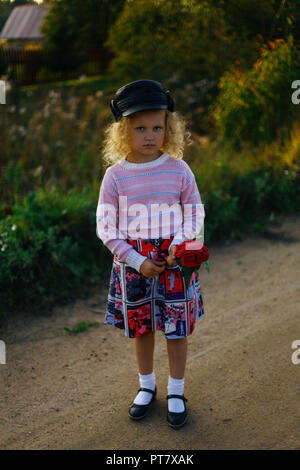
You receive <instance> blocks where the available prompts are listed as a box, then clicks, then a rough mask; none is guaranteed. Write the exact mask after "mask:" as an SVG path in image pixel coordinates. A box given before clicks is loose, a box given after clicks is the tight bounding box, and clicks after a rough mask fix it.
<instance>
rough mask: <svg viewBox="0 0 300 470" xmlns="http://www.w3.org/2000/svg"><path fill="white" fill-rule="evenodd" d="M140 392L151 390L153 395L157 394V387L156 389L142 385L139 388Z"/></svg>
mask: <svg viewBox="0 0 300 470" xmlns="http://www.w3.org/2000/svg"><path fill="white" fill-rule="evenodd" d="M138 392H149V393H152V395H155V394H156V388H155V390H151V389H150V388H144V387H141V388H139V389H138Z"/></svg>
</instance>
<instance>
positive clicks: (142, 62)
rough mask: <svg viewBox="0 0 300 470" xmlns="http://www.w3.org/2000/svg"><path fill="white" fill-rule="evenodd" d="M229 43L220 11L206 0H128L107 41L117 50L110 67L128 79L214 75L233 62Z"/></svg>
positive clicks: (111, 71)
mask: <svg viewBox="0 0 300 470" xmlns="http://www.w3.org/2000/svg"><path fill="white" fill-rule="evenodd" d="M230 43H231V39H230V35H228V34H227V26H226V23H225V21H224V15H223V14H222V11H221V10H219V9H216V8H215V7H214V6H212V5H211V3H210V2H209V1H208V0H203V1H201V2H199V1H196V0H188V1H187V0H176V1H174V0H154V1H148V0H128V1H127V2H126V4H125V6H124V9H123V11H122V13H121V14H120V15H119V17H118V19H117V20H116V22H115V23H114V25H113V26H112V28H111V30H110V32H109V36H108V40H107V42H106V45H107V46H108V47H110V48H111V50H112V51H113V52H114V54H115V56H116V57H115V59H113V61H112V63H111V66H110V69H109V72H110V73H111V74H113V75H116V76H118V75H119V76H122V77H123V78H124V80H125V79H127V80H130V79H134V78H136V77H141V78H143V77H147V76H148V77H154V78H155V77H156V78H157V79H160V80H164V79H167V78H170V76H172V75H174V74H178V73H179V74H180V75H181V77H182V79H183V80H188V81H197V80H200V79H201V78H202V77H203V76H210V77H215V78H216V77H218V76H219V75H220V73H222V71H223V69H224V67H225V68H226V66H227V65H228V64H229V63H230V60H231V54H230ZM220 57H222V61H220Z"/></svg>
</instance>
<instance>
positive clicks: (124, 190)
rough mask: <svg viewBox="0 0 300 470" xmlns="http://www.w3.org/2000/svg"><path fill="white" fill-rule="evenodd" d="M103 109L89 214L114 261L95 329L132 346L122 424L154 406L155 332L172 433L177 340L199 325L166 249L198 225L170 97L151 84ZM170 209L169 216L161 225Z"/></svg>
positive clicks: (196, 306)
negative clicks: (132, 383)
mask: <svg viewBox="0 0 300 470" xmlns="http://www.w3.org/2000/svg"><path fill="white" fill-rule="evenodd" d="M110 107H111V111H112V113H113V116H114V118H115V121H116V122H114V123H112V124H110V125H109V126H108V127H107V129H106V130H105V135H106V136H105V141H104V150H103V157H104V161H105V163H106V166H108V168H107V169H106V171H105V174H104V177H103V180H102V183H101V187H100V194H99V201H98V207H97V214H96V221H97V236H98V237H99V238H100V239H101V240H102V241H103V243H104V244H105V246H106V247H107V248H108V249H109V250H110V251H111V252H112V254H113V255H114V258H113V265H112V270H111V276H110V286H109V292H108V303H107V310H106V316H105V323H106V324H109V325H114V326H116V327H117V328H121V329H124V331H125V336H126V337H128V338H134V346H135V354H136V360H137V365H138V370H139V382H140V388H139V390H138V393H137V395H136V397H135V398H134V400H133V402H132V404H131V406H130V408H129V416H130V418H132V419H141V418H143V417H144V416H145V415H146V413H147V411H148V409H149V407H150V405H151V403H152V402H153V400H154V399H155V396H156V391H157V389H156V382H155V373H154V371H153V352H154V337H155V331H156V330H162V331H163V332H164V335H165V337H166V340H167V351H168V358H169V369H170V375H169V381H168V396H167V403H168V411H167V421H168V423H169V425H170V426H172V427H174V428H177V427H180V426H182V425H183V424H184V423H185V422H186V419H187V409H186V405H185V402H186V401H187V399H186V398H185V397H184V394H183V390H184V372H185V364H186V356H187V336H189V335H190V334H192V332H193V331H194V328H195V323H196V321H197V320H198V319H199V318H200V317H202V316H203V315H204V310H203V302H202V295H201V290H200V284H199V279H198V277H197V276H195V278H194V279H193V281H192V283H191V285H190V287H189V289H188V291H186V288H185V283H184V277H183V274H182V268H181V267H180V266H179V265H177V264H176V259H175V252H176V245H177V244H179V243H182V242H183V241H184V240H190V239H193V238H195V236H196V235H198V234H199V233H200V230H201V229H202V228H203V220H204V209H203V204H202V203H201V198H200V194H199V191H198V188H197V185H196V182H195V177H194V174H193V172H192V171H191V169H190V167H189V165H188V164H187V163H186V162H185V161H184V160H183V159H182V154H183V148H184V143H185V137H186V136H187V137H189V133H188V132H186V130H185V121H184V119H183V118H182V117H180V116H179V114H178V113H177V112H175V111H174V101H173V99H172V96H171V94H170V92H169V91H165V90H164V88H163V86H162V85H161V84H160V83H159V82H156V81H153V80H137V81H135V82H131V83H128V84H127V85H125V86H123V87H122V88H120V89H119V90H118V91H117V92H116V95H115V98H114V99H113V100H111V103H110ZM170 206H172V208H174V207H175V209H177V210H175V214H174V222H173V224H171V225H170V210H169V208H170ZM158 207H159V208H160V211H161V212H162V217H161V219H160V214H159V212H158V213H157V209H158ZM185 207H187V208H189V209H192V211H191V210H186V212H185ZM199 209H200V211H199ZM137 212H138V215H137ZM196 213H197V217H196ZM199 213H200V214H201V215H200V217H199ZM138 229H139V230H138ZM168 229H169V230H168Z"/></svg>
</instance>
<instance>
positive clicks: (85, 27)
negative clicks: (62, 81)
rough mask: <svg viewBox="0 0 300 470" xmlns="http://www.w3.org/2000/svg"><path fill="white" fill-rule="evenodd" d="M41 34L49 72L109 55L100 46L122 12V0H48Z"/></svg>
mask: <svg viewBox="0 0 300 470" xmlns="http://www.w3.org/2000/svg"><path fill="white" fill-rule="evenodd" d="M48 3H50V5H51V8H50V11H49V12H48V14H47V16H46V18H45V20H44V24H43V25H42V27H41V32H42V33H43V34H44V35H45V41H44V47H45V49H47V50H48V52H49V55H48V58H47V66H48V67H49V68H50V69H52V70H70V69H76V68H77V67H78V66H79V65H80V64H82V63H84V62H85V61H86V60H88V59H89V58H90V57H91V56H92V57H95V56H98V57H104V56H105V55H107V54H108V51H107V49H106V48H103V43H104V41H105V40H106V37H107V32H108V28H109V27H110V26H111V25H112V24H113V23H114V21H115V19H116V17H117V15H118V14H119V12H120V11H121V10H122V7H123V4H124V0H114V1H113V2H111V1H109V0H68V1H67V2H66V1H61V0H49V2H48Z"/></svg>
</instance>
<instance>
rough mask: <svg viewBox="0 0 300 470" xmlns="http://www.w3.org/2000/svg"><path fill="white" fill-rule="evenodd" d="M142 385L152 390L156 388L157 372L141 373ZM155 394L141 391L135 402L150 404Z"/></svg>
mask: <svg viewBox="0 0 300 470" xmlns="http://www.w3.org/2000/svg"><path fill="white" fill-rule="evenodd" d="M139 380H140V386H141V387H144V388H150V390H153V391H154V390H155V373H154V371H153V372H151V374H145V375H142V374H140V373H139ZM152 397H153V395H152V393H149V392H139V393H138V394H137V396H136V397H135V399H134V400H133V403H135V404H136V405H148V403H149V402H150V401H151V399H152Z"/></svg>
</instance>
